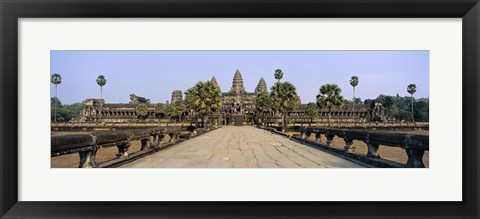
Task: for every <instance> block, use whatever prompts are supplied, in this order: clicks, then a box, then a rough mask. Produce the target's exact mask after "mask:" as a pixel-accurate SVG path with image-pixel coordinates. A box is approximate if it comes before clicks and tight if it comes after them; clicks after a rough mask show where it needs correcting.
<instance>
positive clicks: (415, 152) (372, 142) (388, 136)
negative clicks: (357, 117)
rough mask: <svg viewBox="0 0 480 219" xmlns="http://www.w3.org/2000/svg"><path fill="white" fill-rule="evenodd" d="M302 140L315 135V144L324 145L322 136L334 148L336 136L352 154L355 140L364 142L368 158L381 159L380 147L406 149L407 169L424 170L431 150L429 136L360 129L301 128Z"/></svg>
mask: <svg viewBox="0 0 480 219" xmlns="http://www.w3.org/2000/svg"><path fill="white" fill-rule="evenodd" d="M299 131H300V139H304V140H307V139H308V137H310V135H311V134H315V143H322V142H321V141H320V136H321V135H324V136H325V137H326V139H327V141H326V142H325V145H326V146H332V144H333V138H334V137H335V136H337V137H340V138H343V140H344V141H345V146H344V151H345V152H352V151H354V150H355V147H354V146H353V145H352V142H353V141H354V140H358V141H363V142H365V143H366V144H367V146H368V152H367V155H366V156H367V157H370V158H380V154H379V153H378V149H379V147H380V146H388V147H399V148H403V149H405V152H406V153H407V156H408V161H407V163H406V165H405V167H412V168H424V167H425V165H424V164H423V161H422V158H423V155H424V153H425V151H428V150H429V136H428V135H417V134H405V133H392V132H382V131H369V130H359V129H336V128H324V127H300V130H299Z"/></svg>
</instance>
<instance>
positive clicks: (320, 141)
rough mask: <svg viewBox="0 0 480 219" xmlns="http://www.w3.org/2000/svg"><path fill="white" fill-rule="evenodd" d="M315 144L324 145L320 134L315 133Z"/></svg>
mask: <svg viewBox="0 0 480 219" xmlns="http://www.w3.org/2000/svg"><path fill="white" fill-rule="evenodd" d="M315 142H316V143H322V140H321V139H320V132H317V133H315Z"/></svg>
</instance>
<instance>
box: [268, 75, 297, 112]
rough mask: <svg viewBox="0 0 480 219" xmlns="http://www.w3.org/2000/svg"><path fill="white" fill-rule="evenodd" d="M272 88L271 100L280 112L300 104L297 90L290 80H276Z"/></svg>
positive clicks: (290, 109) (292, 108)
mask: <svg viewBox="0 0 480 219" xmlns="http://www.w3.org/2000/svg"><path fill="white" fill-rule="evenodd" d="M270 90H271V93H270V98H271V102H273V103H275V104H274V108H275V109H276V110H278V111H279V112H281V113H286V112H288V111H292V110H294V109H295V108H296V107H297V106H298V100H297V90H296V88H295V86H294V85H293V84H291V83H290V82H283V83H282V82H276V83H275V84H274V85H273V86H272V87H271V88H270Z"/></svg>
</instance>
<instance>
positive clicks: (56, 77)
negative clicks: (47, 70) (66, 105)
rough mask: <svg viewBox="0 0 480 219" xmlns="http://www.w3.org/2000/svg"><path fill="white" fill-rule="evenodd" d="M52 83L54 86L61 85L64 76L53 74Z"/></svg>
mask: <svg viewBox="0 0 480 219" xmlns="http://www.w3.org/2000/svg"><path fill="white" fill-rule="evenodd" d="M50 81H51V82H52V84H54V85H59V84H61V83H62V76H61V75H60V74H52V76H51V77H50Z"/></svg>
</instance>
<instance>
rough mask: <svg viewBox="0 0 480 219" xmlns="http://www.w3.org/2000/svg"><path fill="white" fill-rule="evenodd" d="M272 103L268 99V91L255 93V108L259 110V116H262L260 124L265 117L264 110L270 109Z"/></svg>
mask: <svg viewBox="0 0 480 219" xmlns="http://www.w3.org/2000/svg"><path fill="white" fill-rule="evenodd" d="M271 107H272V104H271V100H270V95H269V94H268V92H260V93H259V94H257V97H256V99H255V109H256V110H257V111H258V112H260V115H261V118H262V121H261V122H262V125H263V124H264V123H263V120H264V117H265V112H266V111H269V110H271Z"/></svg>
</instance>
